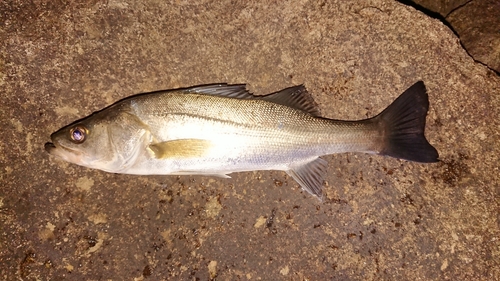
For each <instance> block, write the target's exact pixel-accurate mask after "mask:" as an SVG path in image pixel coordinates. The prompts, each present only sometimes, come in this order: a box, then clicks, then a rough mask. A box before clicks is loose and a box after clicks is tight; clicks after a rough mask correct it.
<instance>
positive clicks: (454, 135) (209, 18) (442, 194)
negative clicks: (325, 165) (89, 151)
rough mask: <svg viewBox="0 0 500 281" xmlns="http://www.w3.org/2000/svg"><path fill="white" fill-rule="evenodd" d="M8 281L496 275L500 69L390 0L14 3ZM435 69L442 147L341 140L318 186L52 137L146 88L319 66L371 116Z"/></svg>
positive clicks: (342, 115)
mask: <svg viewBox="0 0 500 281" xmlns="http://www.w3.org/2000/svg"><path fill="white" fill-rule="evenodd" d="M0 38H1V40H0V42H1V43H0V44H1V46H2V47H1V48H0V70H1V71H0V89H1V91H0V97H1V100H2V105H1V106H0V116H1V118H0V124H1V128H2V134H1V135H0V138H1V142H0V182H1V185H0V279H4V280H207V279H213V278H216V279H218V280H499V279H500V278H499V276H500V242H499V238H500V237H499V235H500V231H499V229H500V225H499V220H500V215H499V198H500V188H499V182H500V176H499V168H498V167H499V162H500V160H499V156H498V155H499V153H500V145H499V141H500V137H499V131H500V123H499V118H498V117H499V113H500V112H499V111H500V110H499V108H500V79H499V77H498V76H497V75H496V74H495V73H493V72H492V71H490V70H488V69H487V68H486V67H484V66H482V65H480V64H478V63H475V62H474V61H473V59H471V58H470V57H469V56H468V55H467V53H466V52H465V51H464V50H463V49H462V47H461V45H460V44H459V41H458V39H457V38H456V37H455V35H454V34H453V32H451V31H450V30H449V29H448V28H447V27H446V26H444V25H443V24H442V23H441V22H439V21H437V20H434V19H431V18H429V17H427V16H426V15H424V14H422V13H421V12H418V11H416V10H415V9H413V8H411V7H407V6H404V5H402V4H400V3H397V2H393V1H383V0H372V1H322V2H319V1H307V0H302V1H260V2H259V3H247V1H198V2H197V3H196V4H194V2H191V1H182V0H180V1H171V2H166V1H153V0H151V1H135V2H134V1H128V2H125V1H120V0H110V1H105V2H104V1H103V2H101V1H95V0H90V1H3V2H2V3H1V4H0ZM418 80H424V81H425V83H426V85H427V87H428V92H429V96H430V102H431V108H430V112H429V116H428V118H427V131H426V135H427V137H428V139H429V140H430V142H431V143H432V144H434V145H435V147H436V148H437V149H438V150H439V152H440V159H441V162H439V163H436V164H428V165H424V164H416V163H409V162H406V161H400V160H397V159H390V158H384V157H380V156H374V155H363V154H341V155H334V156H327V157H325V159H326V160H327V161H328V162H329V163H330V166H329V170H328V177H327V180H326V182H325V192H326V194H327V199H326V200H325V202H323V203H320V202H318V201H317V200H315V199H314V198H312V197H311V196H308V195H307V194H306V193H304V192H303V191H301V190H300V189H299V187H298V185H297V183H295V182H294V181H293V180H292V179H290V178H288V177H287V176H286V175H285V174H284V173H282V172H262V171H256V172H249V173H240V174H234V175H233V178H232V179H218V178H211V177H199V176H183V177H173V176H170V177H168V176H155V177H148V176H128V175H118V174H108V173H104V172H101V171H97V170H91V169H87V168H83V167H78V166H75V165H71V164H66V163H63V162H61V161H58V160H56V159H54V158H52V157H49V155H48V154H47V153H45V151H44V149H43V145H44V143H45V142H47V141H49V135H50V133H52V132H53V131H55V130H56V129H58V128H60V127H62V126H63V125H65V124H67V123H69V122H72V121H73V120H75V119H78V118H81V117H84V116H86V115H88V114H90V113H92V112H93V111H96V110H98V109H100V108H102V107H104V106H106V105H108V104H110V103H112V102H113V101H116V100H118V99H120V98H123V97H126V96H128V95H131V94H135V93H139V92H147V91H153V90H160V89H170V88H176V87H185V86H191V85H198V84H206V83H214V82H229V83H248V85H249V86H248V87H249V89H251V90H252V91H254V92H255V93H258V94H265V93H269V92H272V91H276V90H279V89H281V88H285V87H288V86H291V85H296V84H300V83H304V84H305V85H306V87H307V88H308V89H309V91H310V92H311V94H312V95H313V96H314V98H315V100H316V101H317V102H318V104H319V106H320V108H321V110H322V112H323V115H324V116H326V117H329V118H337V119H360V118H365V117H368V116H372V115H374V114H376V113H378V112H379V111H380V110H382V109H383V108H385V106H387V105H388V104H389V103H391V102H392V100H393V99H394V98H395V97H397V96H398V95H399V94H400V93H401V92H402V91H403V90H404V89H406V88H407V87H409V86H410V85H412V84H413V83H414V82H416V81H418Z"/></svg>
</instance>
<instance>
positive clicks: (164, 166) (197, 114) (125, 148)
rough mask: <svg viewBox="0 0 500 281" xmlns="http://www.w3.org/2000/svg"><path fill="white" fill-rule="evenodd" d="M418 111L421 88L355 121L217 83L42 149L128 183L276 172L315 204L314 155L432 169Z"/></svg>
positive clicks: (301, 101) (422, 106)
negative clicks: (367, 157) (383, 158)
mask: <svg viewBox="0 0 500 281" xmlns="http://www.w3.org/2000/svg"><path fill="white" fill-rule="evenodd" d="M427 109H428V98H427V94H426V91H425V86H424V84H423V82H417V83H416V84H415V85H413V86H412V87H410V88H409V89H408V90H407V91H405V93H403V94H402V95H401V96H400V97H399V98H398V99H397V100H396V101H395V102H394V103H393V104H392V105H390V106H389V107H388V108H387V109H386V110H384V111H383V112H382V113H381V114H379V115H377V116H375V117H373V118H370V119H366V120H360V121H340V120H331V119H325V118H321V117H320V116H319V112H318V110H317V109H316V107H315V106H314V102H313V101H312V99H311V97H310V96H309V95H308V93H307V91H306V90H305V88H304V87H303V86H296V87H292V88H288V89H285V90H283V91H280V92H277V93H275V94H271V95H268V96H261V97H257V96H253V95H252V94H250V93H248V92H247V91H246V90H245V86H244V85H226V84H217V85H208V86H200V87H193V88H187V89H179V90H170V91H163V92H155V93H149V94H141V95H136V96H132V97H129V98H126V99H124V100H122V101H119V102H117V103H116V104H114V105H112V106H110V107H108V108H106V109H104V110H102V111H100V112H97V113H94V114H93V115H91V116H89V117H87V118H85V119H82V120H80V121H77V122H76V123H73V124H71V125H68V126H66V127H64V128H62V129H61V130H59V131H57V132H56V133H54V134H53V135H52V136H51V139H52V143H48V144H46V150H47V151H48V152H49V153H51V154H53V155H56V156H59V157H61V158H63V159H64V160H66V161H69V162H72V163H75V164H79V165H82V166H87V167H90V168H96V169H101V170H104V171H108V172H114V173H126V174H137V175H152V174H154V175H194V174H197V175H217V176H221V177H228V176H227V174H230V173H233V172H242V171H253V170H282V171H286V172H287V173H288V174H289V175H291V176H292V177H293V178H294V179H295V180H297V181H298V183H299V184H300V185H301V186H302V187H303V188H304V189H305V190H307V191H308V192H309V193H311V194H313V195H315V196H317V197H319V198H321V194H322V193H321V190H322V183H323V179H324V176H325V173H326V168H327V163H326V161H324V160H322V159H321V158H319V157H320V156H322V155H327V154H334V153H342V152H366V153H376V154H382V155H389V156H393V157H398V158H403V159H407V160H411V161H418V162H435V161H437V157H438V154H437V151H436V150H435V149H434V148H433V147H432V146H431V145H430V144H429V143H428V142H427V140H426V139H425V137H424V135H423V131H424V127H425V117H426V114H427Z"/></svg>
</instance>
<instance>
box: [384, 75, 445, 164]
mask: <svg viewBox="0 0 500 281" xmlns="http://www.w3.org/2000/svg"><path fill="white" fill-rule="evenodd" d="M428 109H429V98H428V96H427V91H426V89H425V85H424V82H422V81H418V82H417V83H415V84H413V86H411V87H410V88H408V89H407V90H406V91H405V92H404V93H402V94H401V95H400V96H399V97H398V98H397V99H396V100H395V101H394V102H393V103H392V104H391V105H389V106H388V107H387V108H386V109H385V110H384V111H382V112H381V113H380V114H379V115H377V116H376V117H374V121H377V122H378V123H379V124H380V125H381V127H382V130H383V131H384V136H385V137H384V145H383V148H382V149H381V150H380V151H379V152H378V154H380V155H387V156H391V157H395V158H400V159H405V160H409V161H415V162H423V163H430V162H437V161H438V157H439V155H438V152H437V150H436V149H435V148H434V147H433V146H432V145H431V144H430V143H429V142H428V141H427V139H426V138H425V135H424V130H425V118H426V116H427V111H428Z"/></svg>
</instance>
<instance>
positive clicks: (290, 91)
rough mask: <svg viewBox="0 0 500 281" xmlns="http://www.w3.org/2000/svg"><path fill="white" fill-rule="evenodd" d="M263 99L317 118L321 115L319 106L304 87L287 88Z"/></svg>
mask: <svg viewBox="0 0 500 281" xmlns="http://www.w3.org/2000/svg"><path fill="white" fill-rule="evenodd" d="M262 99H264V100H267V101H270V102H274V103H277V104H281V105H285V106H289V107H293V108H295V109H299V110H302V111H305V112H307V113H309V114H311V115H312V116H315V117H319V116H320V115H321V114H320V111H319V108H318V106H317V105H316V103H315V102H314V100H313V98H312V97H311V95H310V94H309V92H307V90H306V87H304V85H299V86H294V87H290V88H286V89H284V90H281V91H279V92H276V93H273V94H270V95H267V96H264V97H262Z"/></svg>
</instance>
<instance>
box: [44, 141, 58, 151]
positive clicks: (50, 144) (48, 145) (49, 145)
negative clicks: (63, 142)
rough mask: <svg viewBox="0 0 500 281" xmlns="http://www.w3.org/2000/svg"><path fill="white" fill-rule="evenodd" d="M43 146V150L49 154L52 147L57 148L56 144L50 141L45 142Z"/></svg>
mask: <svg viewBox="0 0 500 281" xmlns="http://www.w3.org/2000/svg"><path fill="white" fill-rule="evenodd" d="M44 147H45V151H47V152H48V153H49V154H53V152H54V149H57V147H56V145H55V144H53V143H51V142H48V143H46V144H45V146H44Z"/></svg>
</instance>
